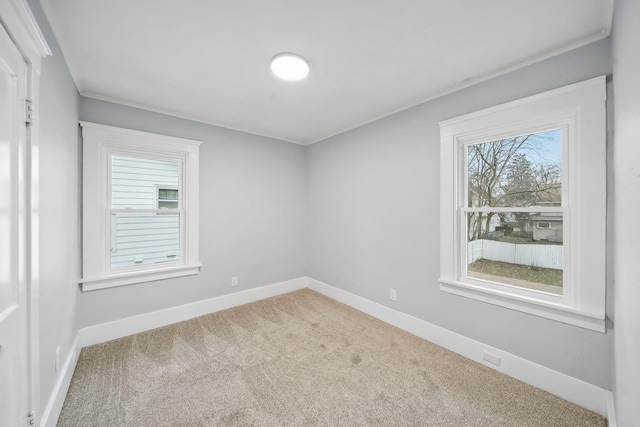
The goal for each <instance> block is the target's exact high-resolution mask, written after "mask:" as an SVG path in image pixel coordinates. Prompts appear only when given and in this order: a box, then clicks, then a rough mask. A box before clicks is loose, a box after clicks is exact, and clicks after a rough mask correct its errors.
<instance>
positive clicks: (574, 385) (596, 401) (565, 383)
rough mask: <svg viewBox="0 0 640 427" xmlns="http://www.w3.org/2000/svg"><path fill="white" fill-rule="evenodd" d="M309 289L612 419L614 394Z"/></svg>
mask: <svg viewBox="0 0 640 427" xmlns="http://www.w3.org/2000/svg"><path fill="white" fill-rule="evenodd" d="M307 287H308V288H309V289H312V290H314V291H316V292H319V293H321V294H323V295H325V296H328V297H329V298H332V299H335V300H336V301H339V302H341V303H343V304H346V305H348V306H350V307H353V308H355V309H356V310H359V311H362V312H363V313H366V314H368V315H370V316H373V317H375V318H377V319H380V320H382V321H383V322H386V323H389V324H391V325H393V326H395V327H397V328H400V329H402V330H404V331H407V332H409V333H412V334H414V335H416V336H418V337H420V338H423V339H425V340H427V341H430V342H432V343H434V344H437V345H439V346H441V347H444V348H446V349H448V350H451V351H453V352H455V353H458V354H460V355H462V356H464V357H466V358H468V359H471V360H473V361H475V362H478V363H480V364H482V365H485V366H487V367H489V368H492V369H495V370H496V371H498V372H501V373H503V374H506V375H509V376H510V377H513V378H516V379H518V380H520V381H522V382H525V383H527V384H530V385H532V386H534V387H537V388H540V389H542V390H545V391H548V392H549V393H551V394H553V395H555V396H558V397H560V398H562V399H565V400H568V401H569V402H572V403H575V404H576V405H579V406H581V407H583V408H586V409H589V410H590V411H593V412H596V413H598V414H600V415H602V416H605V417H607V416H611V415H610V414H608V413H607V412H608V411H607V410H608V406H609V404H608V399H609V397H608V394H610V392H609V391H607V390H604V389H602V388H600V387H597V386H595V385H593V384H589V383H587V382H584V381H582V380H579V379H576V378H573V377H570V376H569V375H566V374H563V373H561V372H558V371H554V370H553V369H550V368H547V367H545V366H542V365H539V364H537V363H534V362H531V361H529V360H526V359H523V358H522V357H518V356H516V355H513V354H511V353H507V352H505V351H502V350H499V349H496V348H493V347H490V346H488V345H486V344H483V343H481V342H479V341H475V340H473V339H471V338H467V337H465V336H463V335H460V334H457V333H455V332H451V331H449V330H447V329H444V328H442V327H440V326H436V325H434V324H432V323H429V322H426V321H424V320H421V319H418V318H417V317H413V316H410V315H408V314H405V313H402V312H400V311H397V310H394V309H392V308H389V307H387V306H384V305H382V304H378V303H376V302H373V301H370V300H368V299H365V298H362V297H360V296H357V295H354V294H352V293H349V292H346V291H344V290H342V289H338V288H336V287H334V286H331V285H328V284H326V283H323V282H320V281H318V280H315V279H311V278H308V279H307ZM485 351H487V352H489V353H491V354H493V355H496V356H499V357H500V358H501V363H500V366H495V365H493V364H490V363H487V362H486V361H485V360H483V353H484V352H485Z"/></svg>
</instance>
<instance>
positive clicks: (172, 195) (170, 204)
mask: <svg viewBox="0 0 640 427" xmlns="http://www.w3.org/2000/svg"><path fill="white" fill-rule="evenodd" d="M157 189H158V193H157V194H158V199H157V200H158V203H157V205H158V209H162V208H166V209H177V208H178V189H177V188H161V187H157Z"/></svg>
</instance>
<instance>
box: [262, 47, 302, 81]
mask: <svg viewBox="0 0 640 427" xmlns="http://www.w3.org/2000/svg"><path fill="white" fill-rule="evenodd" d="M271 71H273V74H275V75H276V76H278V77H280V78H281V79H283V80H301V79H304V78H305V77H307V75H308V74H309V64H308V63H307V61H306V60H305V59H304V58H303V57H301V56H300V55H296V54H294V53H280V54H278V55H276V56H274V57H273V58H272V59H271Z"/></svg>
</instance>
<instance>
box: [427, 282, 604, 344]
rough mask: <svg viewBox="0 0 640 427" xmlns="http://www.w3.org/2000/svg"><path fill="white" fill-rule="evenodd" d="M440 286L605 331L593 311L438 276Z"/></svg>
mask: <svg viewBox="0 0 640 427" xmlns="http://www.w3.org/2000/svg"><path fill="white" fill-rule="evenodd" d="M440 290H441V291H443V292H448V293H450V294H454V295H459V296H463V297H466V298H471V299H475V300H477V301H483V302H486V303H489V304H493V305H497V306H500V307H505V308H509V309H512V310H517V311H521V312H524V313H529V314H533V315H535V316H539V317H544V318H547V319H551V320H556V321H558V322H563V323H567V324H570V325H574V326H579V327H581V328H585V329H590V330H593V331H597V332H603V333H604V332H605V319H604V318H603V317H601V316H599V315H598V314H596V313H591V312H587V311H583V310H579V309H577V308H575V307H570V306H565V305H561V304H553V303H549V302H546V301H541V300H537V299H535V298H527V297H522V296H519V295H513V294H511V293H508V292H499V291H494V290H490V289H486V288H483V287H479V286H475V285H471V284H467V283H464V282H459V281H455V280H449V279H443V278H441V279H440Z"/></svg>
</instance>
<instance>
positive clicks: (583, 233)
mask: <svg viewBox="0 0 640 427" xmlns="http://www.w3.org/2000/svg"><path fill="white" fill-rule="evenodd" d="M605 102H606V79H605V76H601V77H596V78H594V79H590V80H587V81H584V82H580V83H576V84H573V85H570V86H565V87H562V88H559V89H555V90H551V91H548V92H544V93H541V94H538V95H534V96H530V97H527V98H523V99H520V100H517V101H513V102H509V103H506V104H502V105H499V106H496V107H492V108H488V109H485V110H481V111H477V112H475V113H471V114H467V115H464V116H461V117H457V118H453V119H450V120H445V121H443V122H440V168H441V172H440V289H441V290H442V291H444V292H448V293H452V294H456V295H460V296H464V297H468V298H473V299H476V300H479V301H483V302H487V303H490V304H494V305H498V306H501V307H507V308H510V309H514V310H518V311H522V312H525V313H530V314H534V315H537V316H541V317H545V318H548V319H553V320H557V321H560V322H565V323H568V324H572V325H576V326H580V327H583V328H587V329H591V330H595V331H599V332H604V331H605V289H606V278H605V262H606V106H605ZM558 128H560V129H561V130H562V135H563V151H562V157H563V159H562V161H563V164H562V206H561V207H556V208H553V209H551V208H545V207H535V206H534V207H531V208H519V209H518V208H504V209H506V210H509V211H518V210H523V209H524V210H526V211H531V212H545V211H550V210H553V211H556V212H557V211H559V212H562V214H563V230H564V231H563V232H564V237H563V239H564V243H563V270H564V274H563V293H562V295H553V294H550V293H545V292H540V291H535V290H529V289H524V288H520V287H515V286H510V285H506V284H500V283H496V282H491V281H486V280H479V279H474V278H471V277H469V276H468V275H467V274H466V252H467V247H466V236H465V231H464V215H466V211H467V210H466V209H465V208H466V205H465V198H464V195H465V185H466V164H465V163H464V162H465V160H466V156H465V150H466V147H467V146H468V145H469V144H473V143H480V142H487V141H492V140H497V139H501V138H505V137H509V136H516V135H524V134H529V133H536V132H542V131H545V130H550V129H558ZM497 209H498V210H500V209H501V208H497ZM504 209H503V210H504ZM491 210H492V211H493V210H495V208H491Z"/></svg>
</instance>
